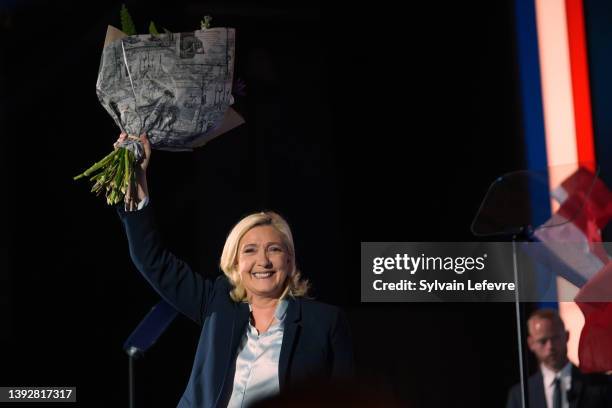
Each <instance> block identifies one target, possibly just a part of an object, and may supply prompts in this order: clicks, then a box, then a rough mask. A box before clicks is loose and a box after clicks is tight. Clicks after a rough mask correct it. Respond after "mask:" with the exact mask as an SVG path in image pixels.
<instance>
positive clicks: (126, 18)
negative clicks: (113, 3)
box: [119, 4, 136, 35]
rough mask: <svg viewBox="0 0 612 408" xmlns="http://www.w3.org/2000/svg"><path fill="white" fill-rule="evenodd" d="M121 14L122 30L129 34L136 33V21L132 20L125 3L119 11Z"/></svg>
mask: <svg viewBox="0 0 612 408" xmlns="http://www.w3.org/2000/svg"><path fill="white" fill-rule="evenodd" d="M119 14H120V16H121V31H123V32H124V33H126V34H127V35H136V26H135V25H134V21H132V16H130V13H129V12H128V9H127V7H126V6H125V4H122V5H121V11H120V12H119Z"/></svg>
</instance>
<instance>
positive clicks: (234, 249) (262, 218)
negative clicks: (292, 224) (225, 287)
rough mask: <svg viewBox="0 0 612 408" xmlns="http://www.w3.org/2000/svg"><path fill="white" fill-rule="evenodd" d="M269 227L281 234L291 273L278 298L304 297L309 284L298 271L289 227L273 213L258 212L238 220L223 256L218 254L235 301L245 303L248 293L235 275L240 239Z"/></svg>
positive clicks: (225, 246) (227, 241) (224, 247)
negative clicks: (251, 232) (249, 232)
mask: <svg viewBox="0 0 612 408" xmlns="http://www.w3.org/2000/svg"><path fill="white" fill-rule="evenodd" d="M261 225H270V226H272V227H274V228H275V229H276V230H277V231H278V232H280V234H281V236H282V239H283V244H285V246H286V247H287V251H288V253H289V256H290V258H291V271H290V272H289V276H287V280H286V281H285V290H284V291H283V293H282V295H281V299H282V298H284V297H285V296H287V295H289V296H293V297H298V296H306V294H307V293H308V289H309V288H310V283H309V282H308V280H307V279H302V276H301V273H300V271H299V270H298V269H297V266H296V263H295V246H294V244H293V235H292V234H291V229H290V228H289V224H288V223H287V221H285V219H284V218H283V217H281V216H280V215H278V214H277V213H275V212H272V211H266V212H259V213H255V214H251V215H248V216H246V217H244V218H243V219H242V220H240V221H239V222H238V223H237V224H236V225H235V226H234V228H232V230H231V231H230V233H229V235H228V236H227V239H226V240H225V245H224V246H223V253H222V254H221V261H220V263H219V265H220V266H221V270H223V273H225V276H227V278H228V279H229V281H230V283H231V284H232V286H233V287H234V288H233V289H232V290H231V291H230V297H231V298H232V300H233V301H234V302H246V301H247V293H246V289H245V287H244V285H243V284H242V281H241V279H240V273H239V272H238V268H237V265H238V245H239V244H240V240H241V239H242V237H243V236H244V234H246V233H247V232H248V231H249V230H251V229H252V228H255V227H258V226H261Z"/></svg>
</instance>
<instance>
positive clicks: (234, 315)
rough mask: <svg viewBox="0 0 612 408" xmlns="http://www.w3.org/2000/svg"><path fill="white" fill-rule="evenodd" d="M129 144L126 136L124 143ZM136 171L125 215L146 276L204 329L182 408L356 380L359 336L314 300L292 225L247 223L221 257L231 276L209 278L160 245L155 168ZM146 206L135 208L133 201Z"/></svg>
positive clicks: (272, 219) (246, 401) (266, 218)
mask: <svg viewBox="0 0 612 408" xmlns="http://www.w3.org/2000/svg"><path fill="white" fill-rule="evenodd" d="M124 137H125V136H121V137H120V139H119V141H120V140H121V138H124ZM140 140H141V142H142V143H143V146H144V151H145V154H144V158H143V160H142V162H141V163H139V165H138V166H137V169H136V184H137V190H136V192H137V195H138V196H137V197H131V198H130V202H126V204H125V206H124V205H120V206H119V207H118V212H119V216H120V218H121V220H122V222H123V224H124V227H125V231H126V234H127V237H128V241H129V245H130V255H131V257H132V260H133V262H134V264H135V265H136V267H137V269H138V270H139V271H140V272H141V273H142V274H143V275H144V277H145V278H146V280H147V281H148V282H149V283H150V284H151V285H152V286H153V287H154V288H155V289H156V290H157V292H158V293H159V294H160V295H161V296H162V297H163V298H164V299H165V300H166V301H167V302H168V303H170V304H172V305H173V306H174V307H175V308H176V309H177V310H178V311H180V312H181V313H183V314H184V315H185V316H187V317H189V318H190V319H192V320H193V321H194V322H196V323H197V324H199V325H201V326H202V332H201V335H200V341H199V344H198V349H197V352H196V357H195V362H194V365H193V369H192V372H191V377H190V379H189V383H188V384H187V388H186V390H185V392H184V394H183V397H182V398H181V400H180V401H179V404H178V406H179V407H226V406H227V407H243V406H250V405H251V404H252V403H254V402H256V401H258V400H261V399H263V398H267V397H270V396H273V395H276V394H278V393H279V392H284V391H287V390H291V389H295V388H294V387H297V386H300V387H302V386H304V384H315V383H316V384H320V383H321V382H329V381H336V380H340V379H343V380H344V379H348V377H351V376H352V374H353V351H352V341H351V338H350V330H349V326H348V322H347V320H346V318H345V316H344V313H343V312H342V311H341V310H340V309H338V308H337V307H335V306H331V305H326V304H323V303H320V302H316V301H314V300H311V299H308V298H306V297H305V295H306V293H307V292H308V281H307V280H305V279H302V278H301V274H300V272H299V271H298V269H297V267H296V260H295V247H294V243H293V236H292V234H291V229H290V228H289V225H288V224H287V222H286V221H285V220H284V219H283V218H282V217H281V216H280V215H278V214H276V213H274V212H260V213H255V214H251V215H249V216H247V217H245V218H243V219H242V220H241V221H240V222H238V224H236V226H235V227H234V228H233V229H232V231H231V232H230V233H229V235H228V237H227V240H226V242H225V246H224V248H223V253H222V255H221V262H220V264H221V269H222V270H223V272H224V274H225V276H220V277H218V278H217V279H216V280H211V279H206V278H204V277H203V276H202V275H200V274H198V273H196V272H194V271H193V270H192V269H191V268H190V267H189V265H187V264H186V263H185V262H183V261H182V260H180V259H178V258H177V257H176V256H175V255H173V254H172V253H170V252H169V251H167V250H166V249H165V248H164V247H163V246H162V245H161V239H160V237H159V236H158V233H157V231H156V230H155V228H154V222H153V217H152V211H151V204H150V203H149V196H148V189H147V179H146V170H147V166H148V162H149V158H150V156H151V148H150V145H149V142H148V140H147V138H146V137H145V136H142V137H141V139H140ZM134 198H136V200H135V201H136V202H138V203H139V204H138V206H137V211H126V208H129V209H133V208H134V202H133V199H134Z"/></svg>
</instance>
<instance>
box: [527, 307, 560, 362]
mask: <svg viewBox="0 0 612 408" xmlns="http://www.w3.org/2000/svg"><path fill="white" fill-rule="evenodd" d="M568 337H569V333H568V332H567V331H565V328H564V327H563V324H562V323H561V322H556V321H554V320H551V319H541V318H538V317H536V318H533V319H531V320H530V321H529V337H528V338H527V343H528V344H529V349H530V350H531V351H533V353H534V354H535V355H536V357H537V359H538V362H540V363H542V364H544V365H545V366H546V367H548V368H550V369H551V370H553V371H559V370H561V369H562V368H563V366H565V364H566V363H567V339H568Z"/></svg>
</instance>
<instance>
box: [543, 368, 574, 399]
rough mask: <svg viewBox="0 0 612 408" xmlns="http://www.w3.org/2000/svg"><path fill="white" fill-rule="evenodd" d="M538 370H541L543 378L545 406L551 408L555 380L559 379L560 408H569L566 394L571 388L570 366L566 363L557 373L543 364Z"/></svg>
mask: <svg viewBox="0 0 612 408" xmlns="http://www.w3.org/2000/svg"><path fill="white" fill-rule="evenodd" d="M540 370H542V377H543V378H544V396H545V397H546V406H547V407H548V408H553V392H554V390H555V379H556V378H559V379H560V380H561V382H560V384H561V407H562V408H569V402H568V400H567V392H568V391H569V390H570V389H571V388H572V364H571V363H569V362H568V363H567V364H566V365H565V367H563V368H562V369H561V371H559V372H558V373H555V372H554V371H553V370H551V369H550V368H548V367H546V366H545V365H544V364H541V365H540Z"/></svg>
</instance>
